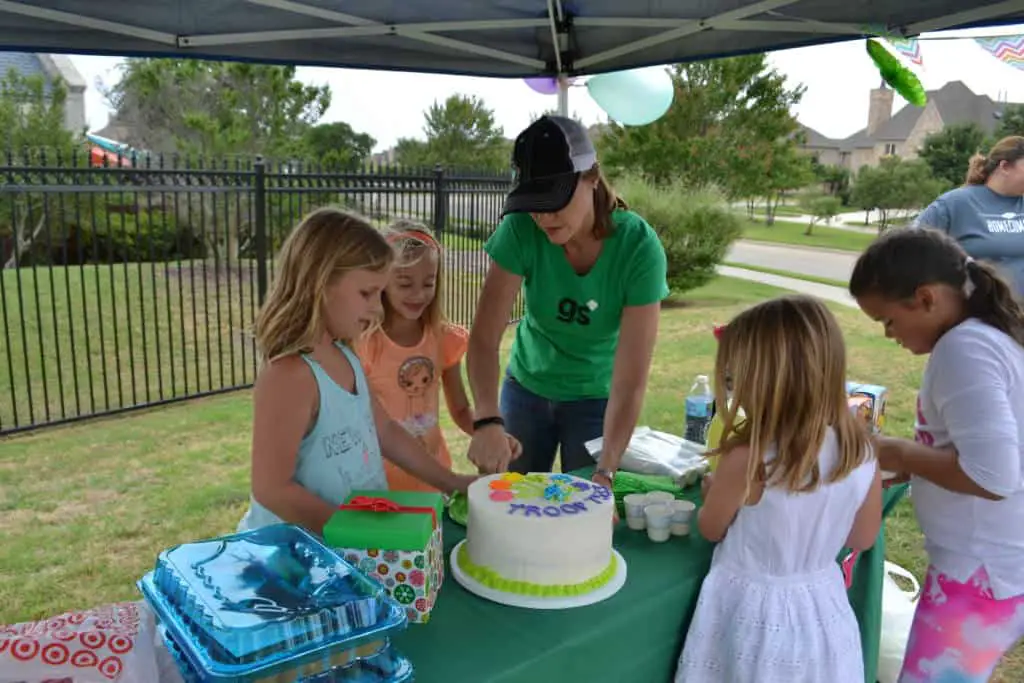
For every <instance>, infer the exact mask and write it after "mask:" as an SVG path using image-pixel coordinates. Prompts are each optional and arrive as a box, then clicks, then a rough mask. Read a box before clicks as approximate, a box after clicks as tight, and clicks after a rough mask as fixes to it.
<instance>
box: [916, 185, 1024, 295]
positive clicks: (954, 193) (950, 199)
mask: <svg viewBox="0 0 1024 683" xmlns="http://www.w3.org/2000/svg"><path fill="white" fill-rule="evenodd" d="M914 225H915V226H918V227H922V228H936V229H938V230H942V231H943V232H945V233H948V234H949V236H950V237H952V238H954V239H955V240H956V241H957V242H959V243H960V246H961V247H963V248H964V251H966V252H967V253H968V254H970V255H971V256H973V257H974V258H976V259H979V260H985V261H989V262H991V263H993V264H994V265H995V266H996V267H997V268H998V269H999V271H1000V272H1001V273H1002V274H1003V276H1004V277H1006V278H1007V279H1009V280H1010V281H1011V282H1012V283H1014V286H1015V289H1016V291H1017V292H1018V293H1024V197H1008V196H1006V195H1001V194H998V193H996V192H993V191H992V190H990V189H989V188H988V187H987V186H986V185H966V186H964V187H958V188H957V189H955V190H950V191H949V192H947V193H945V194H944V195H942V196H941V197H939V198H938V199H936V200H935V201H934V202H932V203H931V204H930V205H929V206H928V208H926V209H925V210H924V211H922V212H921V214H920V215H919V216H918V217H917V219H916V220H915V221H914Z"/></svg>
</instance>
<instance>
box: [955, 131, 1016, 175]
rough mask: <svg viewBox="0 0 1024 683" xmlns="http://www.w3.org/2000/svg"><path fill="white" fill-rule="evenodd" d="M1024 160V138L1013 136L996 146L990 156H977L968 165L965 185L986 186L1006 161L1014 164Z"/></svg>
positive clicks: (991, 150)
mask: <svg viewBox="0 0 1024 683" xmlns="http://www.w3.org/2000/svg"><path fill="white" fill-rule="evenodd" d="M1020 159H1024V137H1021V136H1019V135H1011V136H1009V137H1005V138H1003V139H1002V140H1000V141H999V142H997V143H996V144H994V145H992V149H990V150H989V151H988V154H975V155H974V156H972V157H971V160H970V161H969V162H968V163H967V178H966V179H965V180H964V184H965V185H984V184H985V183H987V182H988V179H989V178H990V177H992V174H993V173H994V172H995V170H996V169H997V168H999V165H1000V164H1002V163H1003V162H1004V161H1005V162H1006V163H1008V164H1012V163H1014V162H1016V161H1018V160H1020Z"/></svg>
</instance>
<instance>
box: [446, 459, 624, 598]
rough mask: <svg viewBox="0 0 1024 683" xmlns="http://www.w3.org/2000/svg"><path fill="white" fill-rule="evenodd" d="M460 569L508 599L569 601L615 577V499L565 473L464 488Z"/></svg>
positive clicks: (504, 477)
mask: <svg viewBox="0 0 1024 683" xmlns="http://www.w3.org/2000/svg"><path fill="white" fill-rule="evenodd" d="M468 501H469V514H468V520H467V525H466V526H467V528H466V543H465V545H463V547H462V549H461V552H460V556H459V558H458V562H459V567H460V569H462V570H463V571H464V572H465V573H467V574H469V575H471V576H472V577H473V578H474V579H475V580H477V581H478V582H480V583H482V584H484V585H487V586H489V587H491V588H495V589H498V590H503V591H507V592H513V593H526V594H532V595H542V596H545V595H546V596H556V595H561V596H572V595H581V594H583V593H586V592H589V591H592V590H595V589H597V588H600V587H601V586H602V585H604V584H605V583H607V582H608V581H610V580H611V579H612V577H613V576H614V575H615V571H616V566H615V559H614V555H613V554H612V513H613V511H614V500H613V498H612V493H611V491H609V490H608V489H607V488H605V487H603V486H600V485H598V484H594V483H593V482H590V481H587V480H585V479H581V478H579V477H575V476H572V475H567V474H550V473H531V474H527V475H521V474H515V473H505V474H496V475H491V476H487V477H482V478H480V479H478V480H477V481H475V482H473V484H471V485H470V487H469V495H468Z"/></svg>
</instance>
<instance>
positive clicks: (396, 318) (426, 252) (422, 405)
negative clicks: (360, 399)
mask: <svg viewBox="0 0 1024 683" xmlns="http://www.w3.org/2000/svg"><path fill="white" fill-rule="evenodd" d="M385 237H386V238H387V241H388V242H389V243H390V244H391V245H392V247H393V248H394V249H395V254H396V259H395V268H394V269H393V271H392V274H391V278H390V280H389V282H388V285H387V287H386V288H385V290H384V295H383V298H382V303H383V308H384V317H383V320H382V321H381V323H380V325H378V326H377V327H375V328H374V329H372V330H370V331H369V332H368V333H367V334H366V335H365V336H364V337H363V338H362V339H361V340H360V341H359V343H358V344H357V345H356V353H357V354H358V356H359V360H360V362H361V363H362V364H363V370H364V371H365V372H366V376H367V379H368V380H369V384H370V389H371V391H372V393H373V394H374V396H375V397H376V399H377V400H378V401H379V402H380V404H381V405H382V406H383V407H384V410H385V411H386V412H387V414H388V415H389V416H390V417H391V419H393V420H395V421H396V422H398V423H399V424H401V425H402V426H403V427H405V429H406V430H407V431H408V432H409V433H410V434H412V435H413V436H415V437H417V438H418V439H420V440H421V441H422V442H423V445H424V446H425V447H426V449H427V452H428V453H430V454H431V455H432V456H433V457H434V458H435V459H436V460H437V461H438V462H439V463H440V464H441V465H442V466H443V467H445V468H448V469H451V464H452V461H451V455H450V454H449V452H448V446H447V444H446V443H445V440H444V434H443V433H442V431H441V427H440V425H439V422H438V418H439V406H438V404H439V402H440V393H441V391H440V390H441V385H442V384H443V386H444V394H445V399H446V401H447V404H448V412H449V413H450V414H451V416H452V420H453V421H454V422H455V424H456V425H458V427H459V428H460V429H461V430H462V431H463V432H465V433H466V434H472V433H473V410H472V409H471V408H470V405H469V398H468V397H467V395H466V388H465V385H464V384H463V382H462V367H461V366H462V357H463V356H464V355H465V353H466V346H467V343H468V339H469V335H468V333H467V332H466V330H465V329H463V328H462V327H459V326H457V325H453V324H451V323H449V322H448V321H447V320H446V319H445V316H444V312H443V310H442V307H441V296H440V294H441V291H440V290H441V259H442V252H441V245H440V244H438V242H437V240H436V239H434V236H433V235H432V234H431V233H430V231H429V230H428V229H427V228H426V227H425V226H423V225H422V224H420V223H416V222H414V221H408V220H399V221H397V222H395V223H393V224H392V225H391V226H390V227H389V228H388V229H387V230H386V231H385ZM510 441H513V443H512V448H513V453H514V454H518V452H519V451H520V450H521V448H520V446H519V443H518V442H515V441H514V440H513V439H511V437H510ZM384 468H385V474H386V475H387V479H388V488H389V489H391V490H398V491H435V490H436V489H434V488H433V487H432V486H430V485H429V484H427V483H425V482H423V481H421V480H419V479H417V478H416V477H415V476H413V475H412V474H409V473H408V472H406V471H405V470H402V469H401V468H399V467H397V466H394V465H391V464H390V462H388V461H386V462H385V463H384Z"/></svg>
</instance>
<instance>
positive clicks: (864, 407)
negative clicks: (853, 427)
mask: <svg viewBox="0 0 1024 683" xmlns="http://www.w3.org/2000/svg"><path fill="white" fill-rule="evenodd" d="M846 394H847V396H848V397H849V398H848V399H847V400H848V402H849V406H850V411H851V412H852V413H853V414H854V415H855V416H857V417H858V418H860V419H861V420H863V422H864V424H865V425H866V426H867V427H868V429H869V430H870V431H871V433H872V434H880V433H881V432H882V430H883V429H884V428H885V404H886V401H887V400H888V398H889V390H888V389H886V388H885V387H883V386H879V385H877V384H861V383H860V382H847V383H846Z"/></svg>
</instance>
